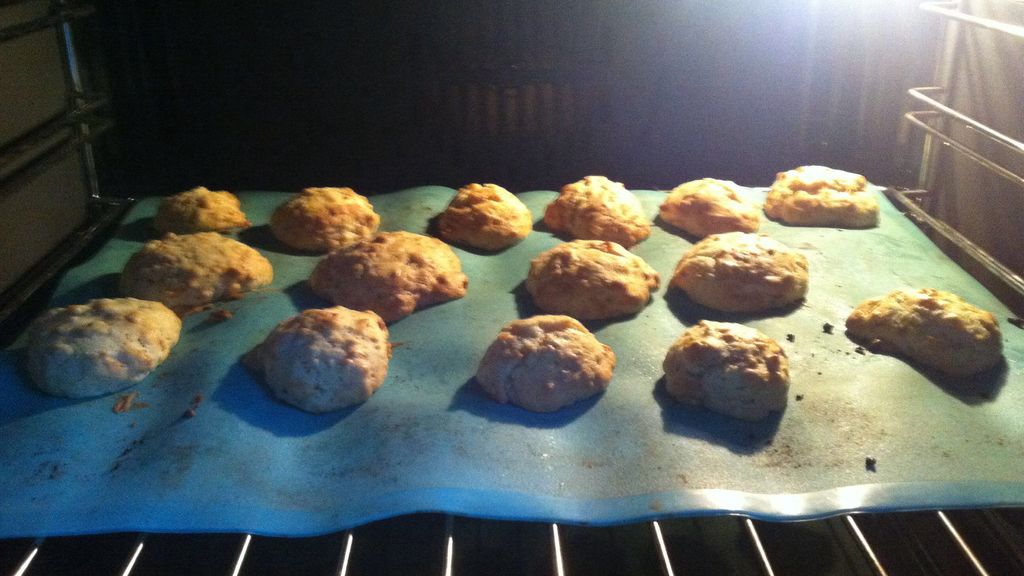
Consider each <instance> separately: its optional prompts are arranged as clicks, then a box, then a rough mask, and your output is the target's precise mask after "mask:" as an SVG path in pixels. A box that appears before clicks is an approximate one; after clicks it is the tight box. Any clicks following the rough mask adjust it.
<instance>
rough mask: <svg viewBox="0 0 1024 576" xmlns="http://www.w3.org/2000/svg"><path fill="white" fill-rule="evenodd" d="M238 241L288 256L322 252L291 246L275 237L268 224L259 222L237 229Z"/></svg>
mask: <svg viewBox="0 0 1024 576" xmlns="http://www.w3.org/2000/svg"><path fill="white" fill-rule="evenodd" d="M238 241H239V242H242V243H243V244H248V245H249V246H252V247H253V248H259V249H261V250H266V251H268V252H276V253H278V254H285V255H288V256H322V255H323V252H315V251H311V250H299V249H298V248H292V247H291V246H289V245H287V244H285V243H284V242H281V241H280V240H278V239H277V236H274V233H273V232H271V230H270V225H269V224H261V225H259V226H251V227H249V228H246V229H244V230H239V231H238Z"/></svg>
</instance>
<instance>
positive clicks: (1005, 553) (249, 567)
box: [2, 510, 1024, 576]
mask: <svg viewBox="0 0 1024 576" xmlns="http://www.w3.org/2000/svg"><path fill="white" fill-rule="evenodd" d="M1009 512H1010V511H1005V510H984V511H965V512H960V513H959V514H961V515H975V516H977V517H979V518H982V519H983V521H984V522H987V523H988V524H990V528H991V530H992V533H989V532H984V533H980V532H977V531H975V532H973V533H971V532H967V531H964V528H965V527H967V526H968V525H969V524H970V523H969V522H967V521H966V520H964V521H963V523H962V524H961V523H960V522H959V521H958V520H955V519H954V516H953V514H954V513H952V512H942V511H938V512H931V513H916V514H918V516H913V517H911V518H898V517H900V516H901V513H893V514H866V515H864V518H865V522H864V523H863V525H862V524H861V523H859V522H858V521H856V520H854V516H852V515H845V516H842V517H839V518H833V519H828V520H817V521H810V522H790V523H785V522H765V521H756V520H752V519H750V518H748V517H744V516H726V517H717V518H714V517H712V518H691V519H668V520H659V521H654V522H649V523H646V524H643V525H634V526H632V527H628V526H627V527H616V528H580V527H569V526H562V525H558V524H547V525H543V524H525V525H524V529H529V530H541V531H542V530H544V529H545V527H546V529H547V531H548V534H549V537H550V539H549V541H548V550H546V551H545V550H536V549H530V550H529V551H528V552H530V553H533V554H537V555H548V556H549V557H550V560H551V563H550V564H549V568H548V569H547V570H544V569H541V570H539V571H538V570H536V569H532V568H531V569H527V570H526V571H525V572H517V571H514V570H508V571H506V572H504V573H531V574H532V573H545V574H546V573H550V574H552V575H554V576H566V575H571V574H586V573H590V572H591V571H592V568H593V565H592V564H590V563H589V561H587V560H586V557H587V556H588V555H589V554H597V555H600V554H601V553H602V551H601V550H588V549H586V548H585V547H580V546H579V545H578V542H576V541H574V540H573V539H571V538H567V536H566V534H565V530H568V529H572V530H575V531H577V532H579V531H580V530H583V531H587V530H590V531H602V530H603V531H609V533H612V534H614V533H615V532H617V531H620V532H621V531H626V530H630V529H633V528H638V529H639V528H646V529H647V531H646V534H647V537H648V538H649V539H650V542H649V544H650V546H645V547H643V548H644V551H645V552H647V553H649V554H650V555H652V556H654V557H653V558H649V559H646V560H644V561H643V562H639V563H638V562H634V563H632V564H629V565H628V567H627V568H624V567H622V566H615V567H608V568H609V572H621V571H622V570H623V569H628V570H629V573H638V574H662V575H665V576H674V575H675V574H692V573H695V572H700V571H702V570H703V569H706V568H708V566H707V565H702V564H701V562H700V561H696V559H699V558H701V557H702V556H709V555H710V552H709V550H710V547H709V546H706V547H704V548H703V549H701V548H695V547H693V546H692V545H691V544H692V542H688V541H687V539H686V538H685V537H680V536H679V534H680V532H679V526H678V525H680V524H686V523H689V524H692V525H695V526H700V525H701V524H707V523H710V522H713V521H714V522H718V523H720V524H721V522H727V523H729V524H730V526H731V528H730V529H731V532H728V536H727V537H726V538H725V539H726V540H727V541H728V543H729V544H731V545H732V546H733V547H734V549H733V551H732V553H733V554H735V555H737V556H744V558H742V562H741V563H740V564H737V566H743V568H741V569H740V570H738V572H739V573H743V574H764V575H773V574H776V573H780V574H781V573H792V572H793V570H794V567H802V568H800V573H803V571H804V570H806V569H807V568H812V569H815V568H817V569H820V570H821V573H843V574H875V575H878V576H888V574H890V573H892V574H905V573H914V574H947V573H958V574H960V573H963V574H976V575H978V576H988V575H989V574H1002V573H1020V572H1021V571H1024V559H1022V558H1021V557H1020V556H1019V555H1018V553H1019V550H1013V549H1008V548H1012V546H1009V547H1008V546H1006V545H1005V544H1002V545H1000V544H999V543H998V542H994V541H1001V537H1000V538H993V537H992V534H993V533H994V534H998V532H997V528H996V527H997V526H1000V525H1001V526H1002V530H1003V531H1004V536H1005V537H1006V538H1009V541H1011V542H1016V543H1017V544H1016V545H1017V546H1019V545H1020V543H1021V542H1024V525H1022V524H1021V521H1022V519H1024V518H1022V517H1021V516H1022V515H1021V514H1020V511H1017V512H1016V514H1017V519H1016V520H1008V519H1006V518H1005V517H1004V515H1005V514H1006V513H1009ZM912 514H913V513H912ZM903 515H905V514H903ZM433 516H437V515H433ZM911 520H913V521H912V522H911ZM394 521H395V520H393V521H392V522H394ZM398 521H403V520H401V519H399V520H398ZM404 521H406V522H420V523H422V524H423V526H417V531H416V532H410V533H422V534H423V535H424V536H426V537H428V538H429V539H431V540H433V542H434V544H435V546H436V547H437V548H438V549H439V550H437V553H436V554H428V556H430V558H425V559H424V558H415V559H412V560H418V561H422V562H423V564H422V565H421V566H420V567H421V568H422V569H420V570H417V573H426V574H440V575H442V576H460V575H461V574H477V573H481V572H480V571H479V570H474V568H473V565H472V564H468V565H467V564H461V565H460V558H465V557H466V556H472V555H473V554H474V551H473V549H472V546H473V543H472V542H471V538H468V537H462V536H460V534H459V528H460V527H462V526H464V525H473V524H486V523H488V522H489V523H492V524H493V523H497V521H485V520H474V519H471V518H462V517H454V516H445V517H444V518H443V519H442V518H439V517H438V518H423V517H421V518H418V519H416V517H406V519H405V520H404ZM829 523H832V524H834V525H835V526H837V527H840V528H841V527H843V526H846V527H847V528H848V529H849V532H848V534H849V535H850V537H851V539H852V540H854V541H856V544H855V545H849V546H848V547H849V548H852V549H853V550H852V551H859V553H860V554H861V557H859V558H855V559H854V561H852V562H848V564H847V567H846V568H844V569H840V570H838V571H836V569H835V568H834V567H833V568H831V570H832V571H830V572H826V569H828V568H829V567H828V566H826V565H825V564H824V563H816V559H815V557H816V555H822V556H827V555H828V554H826V553H825V552H826V550H825V549H824V548H822V549H816V548H815V547H814V546H804V547H802V548H801V549H800V553H801V554H802V555H804V556H806V557H805V558H803V559H802V560H801V562H802V563H799V562H798V563H795V564H794V560H793V559H792V558H789V559H788V560H787V559H786V556H787V553H789V554H791V551H788V550H780V549H777V547H773V545H772V543H771V542H770V541H769V540H765V538H764V535H763V534H764V532H765V531H768V532H772V531H774V530H778V529H780V528H787V529H789V530H794V529H797V528H800V526H806V525H815V527H816V528H818V529H823V527H824V526H825V525H826V524H829ZM880 524H891V526H889V528H890V529H895V530H897V531H899V536H898V538H897V539H896V540H897V541H896V542H887V540H889V537H888V536H889V535H888V534H887V533H885V532H883V531H882V530H880V529H879V528H878V526H877V525H880ZM794 526H795V527H796V528H794ZM1007 526H1010V528H1006V527H1007ZM423 527H426V529H423V530H422V531H420V529H421V528H423ZM664 528H667V529H668V530H665V529H664ZM363 530H364V529H363V528H362V527H360V528H355V529H353V530H348V531H344V532H338V533H335V534H333V535H330V536H329V537H327V538H326V539H324V541H325V542H328V543H329V545H326V546H324V548H323V553H324V554H325V555H326V556H327V557H326V558H323V559H322V560H324V561H323V562H318V563H317V564H318V565H319V566H321V567H323V569H322V571H316V572H307V571H305V570H301V569H299V568H301V566H302V562H303V560H304V559H303V558H296V557H289V554H290V553H289V552H288V551H287V548H288V547H289V544H290V543H291V542H292V540H288V541H286V542H283V543H274V542H273V540H272V539H266V538H259V537H255V536H253V535H251V534H239V535H236V536H235V537H233V538H232V540H233V541H234V549H235V552H234V553H233V554H228V555H226V556H224V557H222V561H223V563H224V566H223V567H222V569H221V571H219V572H218V571H217V569H216V566H212V565H211V566H199V567H198V568H195V567H193V568H195V569H196V570H197V571H198V573H202V574H208V573H209V574H218V573H219V574H229V575H231V576H245V575H247V574H263V573H277V572H279V571H280V570H279V568H280V566H282V565H284V566H289V565H290V566H292V567H293V568H296V569H299V570H291V571H289V573H300V572H301V573H308V574H311V576H313V575H315V574H325V575H327V574H330V575H333V576H351V575H358V574H364V573H367V572H368V571H376V570H378V569H380V568H381V566H379V565H372V564H370V565H367V564H366V562H362V563H361V564H360V563H358V562H353V558H354V557H355V556H356V555H359V554H362V555H364V556H365V555H366V554H368V553H373V551H374V550H375V549H376V548H378V547H380V546H381V543H380V542H378V541H377V540H376V539H375V538H374V537H372V536H371V537H364V536H363ZM636 533H640V532H636ZM744 534H745V535H746V540H747V544H748V545H747V546H743V545H742V544H740V545H737V537H739V538H742V537H743V535H744ZM377 536H378V537H379V534H378V535H377ZM160 537H161V536H160V535H150V534H138V535H136V536H135V537H134V540H132V541H131V545H129V546H125V547H124V550H123V552H124V557H123V559H122V561H121V563H120V564H119V565H118V566H117V567H115V568H113V569H112V570H111V571H110V572H109V573H110V574H119V575H120V576H132V575H133V574H147V573H153V572H154V571H157V572H160V570H159V568H158V567H154V566H153V565H152V563H151V562H150V563H149V564H147V560H148V559H147V558H146V556H147V552H148V551H149V546H148V544H149V543H150V541H151V540H152V539H159V538H160ZM195 537H196V538H202V537H203V536H202V535H196V536H195ZM773 538H775V539H776V540H778V539H779V538H780V536H778V535H776V536H774V537H773ZM781 538H782V539H783V540H788V541H790V542H792V541H794V540H797V539H798V538H796V537H794V536H792V535H791V534H785V533H783V534H782V536H781ZM925 538H931V539H932V540H930V541H929V542H927V543H925V542H924V539H925ZM936 538H938V540H935V539H936ZM322 539H323V538H322ZM971 539H973V545H972V544H971V543H969V540H971ZM872 541H873V542H874V543H875V545H877V546H878V547H879V548H881V551H880V552H879V551H877V550H876V548H875V547H873V546H872V544H871V542H872ZM628 542H629V543H630V544H631V546H632V545H633V541H632V540H629V541H628ZM48 544H49V541H47V540H43V539H39V540H36V541H33V542H31V543H30V544H29V545H28V549H27V550H26V551H25V554H24V556H23V557H22V558H21V559H20V561H19V562H18V563H17V565H15V566H13V567H12V568H10V569H5V571H4V572H3V573H2V574H3V575H4V576H6V575H8V574H10V575H11V576H32V575H33V574H41V573H44V572H45V569H46V568H47V566H46V556H47V554H48V553H49V554H59V553H60V552H59V550H54V551H53V552H50V551H49V550H48ZM819 544H820V543H819ZM979 544H980V545H981V546H982V547H981V548H977V545H979ZM274 545H277V546H278V547H279V548H282V549H283V551H282V552H280V554H281V556H282V560H281V563H277V562H274V561H268V560H267V558H268V555H267V549H268V547H273V546H274ZM792 545H794V546H799V545H800V544H799V543H795V544H792ZM225 546H231V544H230V542H227V543H226V544H225ZM680 546H682V548H680ZM993 546H998V547H1000V550H999V551H998V553H997V554H995V555H993V554H992V551H991V550H987V549H986V548H991V547H993ZM915 549H916V550H917V552H915ZM619 552H620V551H613V553H619ZM846 552H851V550H846ZM912 552H913V553H912ZM98 553H99V554H107V553H109V552H104V551H100V552H98ZM183 553H186V554H187V550H186V551H183ZM386 553H389V552H387V551H386ZM486 553H487V552H486V551H484V552H483V554H486ZM916 553H920V554H922V555H923V556H921V557H919V558H916V560H914V563H909V562H910V561H908V560H907V558H908V557H913V556H914V555H915V554H916ZM476 554H480V552H476ZM1000 554H1001V555H1002V556H1000ZM460 555H461V556H460ZM984 555H987V556H988V557H989V558H990V559H992V558H996V560H990V562H991V564H990V565H986V563H985V561H984V560H982V557H983V556H984ZM998 558H1003V559H1004V560H999V559H998ZM1006 558H1009V559H1010V560H1009V561H1008V562H1007V561H1005V559H1006ZM782 565H786V566H788V571H787V572H780V571H778V570H779V567H780V566H782ZM637 566H643V567H644V568H643V569H641V570H639V571H638V570H636V568H637ZM37 567H38V571H36V570H35V569H36V568H37ZM735 567H736V566H733V568H735ZM587 568H591V570H588V569H587ZM911 568H912V569H913V570H909V569H911ZM398 570H399V571H401V570H402V568H401V567H400V568H399V569H398ZM384 571H385V572H389V573H394V572H395V569H394V567H392V569H390V570H387V569H386V570H384ZM161 573H162V572H161Z"/></svg>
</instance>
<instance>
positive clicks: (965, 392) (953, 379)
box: [845, 331, 1010, 406]
mask: <svg viewBox="0 0 1024 576" xmlns="http://www.w3.org/2000/svg"><path fill="white" fill-rule="evenodd" d="M845 334H846V337H847V338H849V339H850V341H852V342H855V343H857V344H861V345H862V346H863V347H864V348H865V349H866V350H867V351H869V352H870V353H871V354H879V355H881V356H889V357H891V358H895V359H897V360H899V361H900V362H904V363H906V364H907V365H908V366H910V367H911V368H913V369H914V370H915V371H916V372H917V373H918V374H920V375H921V376H924V377H925V378H927V379H928V380H929V381H930V382H931V383H932V384H935V385H936V386H937V387H938V388H939V389H940V390H942V391H943V392H945V393H946V394H949V395H950V396H952V397H954V398H956V399H957V400H959V401H961V402H963V403H964V404H967V405H969V406H977V405H979V404H985V403H988V402H993V401H995V399H996V397H998V396H999V392H1000V391H1001V390H1002V389H1003V386H1004V385H1006V380H1007V378H1008V377H1009V372H1010V367H1009V365H1008V364H1007V363H1006V358H1005V357H1004V358H1002V359H1001V360H1000V361H999V363H998V364H996V365H995V366H992V367H991V368H987V369H985V370H982V371H981V372H978V373H977V374H973V375H971V376H953V375H951V374H946V373H944V372H940V371H939V370H936V369H934V368H931V367H929V366H925V365H923V364H921V363H919V362H917V361H916V360H913V359H911V358H908V357H907V356H904V355H902V354H897V353H892V352H887V351H883V350H877V349H872V347H871V346H870V343H866V342H864V341H863V340H860V339H858V338H856V337H854V336H853V335H851V334H850V332H849V331H846V333H845Z"/></svg>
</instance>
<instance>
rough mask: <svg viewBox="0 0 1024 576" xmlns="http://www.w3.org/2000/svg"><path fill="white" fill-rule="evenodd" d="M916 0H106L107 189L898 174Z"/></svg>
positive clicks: (365, 188) (920, 78)
mask: <svg viewBox="0 0 1024 576" xmlns="http://www.w3.org/2000/svg"><path fill="white" fill-rule="evenodd" d="M916 4H917V2H916V1H897V2H893V1H885V2H882V1H880V0H871V1H865V2H845V1H844V2H817V1H801V2H797V1H794V2H757V1H751V2H721V3H710V2H694V1H684V0H672V1H667V0H649V1H640V2H621V1H618V2H617V1H610V0H586V1H583V0H570V1H564V0H558V1H555V0H525V1H524V0H479V1H473V2H422V3H420V2H383V1H370V2H298V3H296V2H287V3H285V2H260V3H255V2H246V3H239V2H182V1H175V2H157V1H147V2H141V1H135V2H126V1H119V2H113V1H108V2H103V3H101V6H100V8H101V13H100V17H101V22H102V26H103V27H104V28H105V34H104V37H105V38H106V41H105V42H106V43H105V46H104V51H105V52H106V58H107V64H108V67H109V68H110V71H111V79H112V83H113V90H114V95H115V102H114V104H115V110H116V115H117V120H118V127H117V133H116V135H115V138H113V139H112V142H113V145H112V146H111V147H110V148H109V149H108V150H107V151H106V152H107V153H106V156H105V162H104V167H103V168H104V169H103V182H104V183H105V184H106V187H107V190H108V191H114V192H118V193H124V194H132V195H137V196H138V195H146V194H165V193H169V192H174V191H178V190H181V189H184V188H186V187H191V186H194V185H198V184H205V185H207V186H217V187H224V188H229V189H282V190H292V189H297V188H299V187H303V186H309V185H349V186H353V187H355V188H356V189H357V190H358V191H360V192H363V193H369V194H372V193H376V192H381V191H387V190H392V189H397V188H402V187H408V186H412V185H418V184H443V185H448V186H459V185H461V184H464V183H467V182H472V181H489V182H496V183H500V184H503V185H505V186H506V187H508V188H510V189H512V190H525V189H536V188H543V189H551V188H557V187H558V186H560V185H561V184H563V183H566V182H569V181H573V180H575V179H578V178H579V177H581V176H583V175H586V174H592V173H598V174H604V175H607V176H609V177H611V178H613V179H616V180H620V181H623V182H625V183H626V184H627V186H629V187H632V188H667V187H672V186H674V185H676V184H678V183H680V182H683V181H686V180H689V179H694V178H701V177H719V178H726V179H734V180H736V181H738V182H740V183H742V184H748V185H754V184H757V185H766V184H768V183H770V182H771V180H772V178H773V176H774V174H775V172H777V171H779V170H784V169H788V168H791V167H794V166H796V165H799V164H809V163H821V164H826V165H833V166H836V167H841V168H845V169H849V170H854V171H859V172H862V173H864V174H866V175H867V176H868V177H869V179H871V180H873V181H876V182H879V183H894V182H900V181H906V175H907V174H908V173H910V171H909V170H907V169H906V166H902V165H899V164H898V163H897V162H896V160H895V158H896V156H897V154H896V150H897V144H898V141H899V138H900V131H899V122H898V118H899V116H900V114H901V111H902V110H903V106H904V92H905V90H906V89H907V88H909V87H911V86H914V85H920V84H925V83H927V82H928V81H929V78H930V76H931V72H932V70H931V67H930V66H931V64H930V63H931V61H932V56H933V48H934V46H933V44H934V40H935V38H936V32H937V22H936V21H934V20H933V19H931V18H929V17H928V16H927V15H923V14H921V13H919V11H918V10H917V8H916Z"/></svg>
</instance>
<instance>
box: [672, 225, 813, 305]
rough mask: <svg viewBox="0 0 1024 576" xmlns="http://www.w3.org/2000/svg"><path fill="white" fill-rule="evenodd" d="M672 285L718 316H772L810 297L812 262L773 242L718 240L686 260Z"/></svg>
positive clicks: (740, 236) (733, 235)
mask: <svg viewBox="0 0 1024 576" xmlns="http://www.w3.org/2000/svg"><path fill="white" fill-rule="evenodd" d="M672 285H673V286H676V287H677V288H681V289H682V290H683V291H685V292H686V294H687V295H688V296H689V297H690V298H691V299H692V300H693V301H694V302H697V303H698V304H703V305H704V306H707V307H709V308H714V309H716V310H722V311H725V312H755V311H759V310H769V309H771V308H778V307H781V306H785V305H787V304H791V303H793V302H796V301H798V300H800V299H801V298H803V297H804V295H806V294H807V258H806V257H804V255H803V254H800V253H799V252H797V251H795V250H793V249H791V248H789V247H788V246H786V245H785V244H782V243H781V242H779V241H777V240H774V239H772V238H769V237H767V236H763V235H759V234H747V233H744V232H728V233H725V234H712V235H711V236H708V237H707V238H705V239H703V240H701V241H700V242H698V243H697V244H695V245H694V246H693V247H692V248H691V249H690V250H689V251H688V252H687V253H686V254H684V255H683V258H682V259H681V260H680V261H679V264H678V265H677V266H676V270H675V273H674V274H673V276H672Z"/></svg>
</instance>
